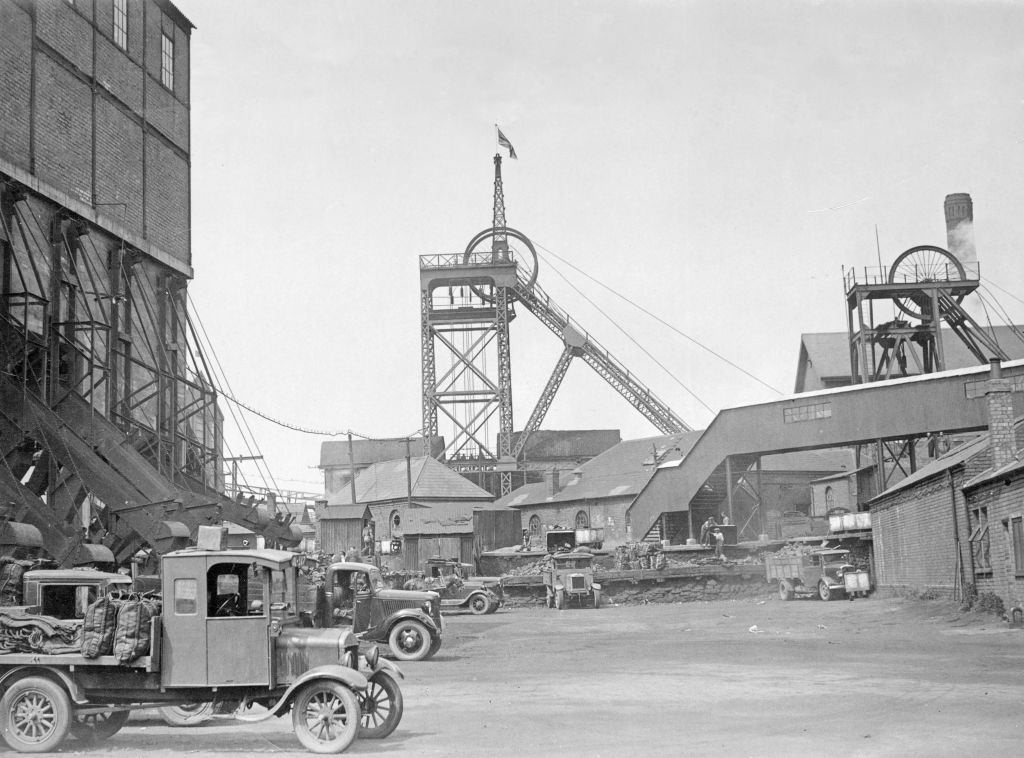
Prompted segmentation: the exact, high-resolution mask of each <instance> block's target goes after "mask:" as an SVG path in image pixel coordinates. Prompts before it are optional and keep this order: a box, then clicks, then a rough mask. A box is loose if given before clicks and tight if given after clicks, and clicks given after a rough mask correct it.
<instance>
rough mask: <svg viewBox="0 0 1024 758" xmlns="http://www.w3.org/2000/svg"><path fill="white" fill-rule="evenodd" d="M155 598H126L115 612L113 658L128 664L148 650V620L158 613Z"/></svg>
mask: <svg viewBox="0 0 1024 758" xmlns="http://www.w3.org/2000/svg"><path fill="white" fill-rule="evenodd" d="M159 612H160V611H159V606H158V605H157V602H156V601H155V600H150V599H146V598H142V599H137V600H127V601H125V602H124V603H122V604H121V608H120V610H118V612H117V629H116V631H115V632H114V658H116V659H117V662H118V663H122V664H128V663H131V662H132V661H134V660H135V659H136V658H138V657H139V656H141V655H145V654H147V653H148V652H149V643H150V639H149V638H150V634H149V626H150V624H149V622H150V621H151V620H152V619H153V617H154V616H156V615H157V614H158V613H159Z"/></svg>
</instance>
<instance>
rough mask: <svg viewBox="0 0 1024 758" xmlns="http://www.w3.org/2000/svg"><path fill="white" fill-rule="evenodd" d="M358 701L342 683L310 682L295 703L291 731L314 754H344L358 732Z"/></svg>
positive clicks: (300, 691)
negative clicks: (293, 731)
mask: <svg viewBox="0 0 1024 758" xmlns="http://www.w3.org/2000/svg"><path fill="white" fill-rule="evenodd" d="M359 719H360V716H359V701H358V700H356V696H355V694H353V692H352V690H350V689H349V688H348V687H346V686H345V685H343V684H340V683H339V682H331V681H323V680H321V681H318V682H310V683H309V684H307V685H306V686H305V687H303V688H302V689H301V690H299V694H298V695H297V696H296V698H295V701H294V702H293V703H292V729H294V730H295V736H296V737H298V738H299V742H301V743H302V746H303V747H304V748H306V750H308V751H309V752H311V753H342V752H344V751H345V749H346V748H347V747H348V746H349V745H351V744H352V741H353V740H354V739H355V738H356V733H357V732H358V731H359Z"/></svg>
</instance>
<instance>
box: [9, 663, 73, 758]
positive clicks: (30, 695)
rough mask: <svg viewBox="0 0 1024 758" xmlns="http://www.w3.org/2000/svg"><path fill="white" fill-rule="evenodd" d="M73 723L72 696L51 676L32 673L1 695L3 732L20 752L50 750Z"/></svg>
mask: <svg viewBox="0 0 1024 758" xmlns="http://www.w3.org/2000/svg"><path fill="white" fill-rule="evenodd" d="M70 726H71V700H70V698H68V693H66V692H65V691H64V689H63V688H62V687H60V686H59V685H57V684H54V683H53V682H51V681H50V680H49V679H44V678H42V677H38V676H30V677H26V678H25V679H19V680H18V681H16V682H15V683H14V684H12V685H11V686H10V687H9V688H8V689H7V692H5V693H4V696H3V698H0V735H3V738H4V740H6V741H7V744H8V745H9V746H10V747H11V748H12V749H13V750H16V751H18V752H19V753H49V752H51V751H53V750H56V749H57V746H58V745H60V743H61V742H63V741H64V737H66V736H67V733H68V729H69V728H70Z"/></svg>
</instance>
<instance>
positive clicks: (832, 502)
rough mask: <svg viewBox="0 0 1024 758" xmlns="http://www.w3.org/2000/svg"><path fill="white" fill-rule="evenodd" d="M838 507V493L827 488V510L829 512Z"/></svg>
mask: <svg viewBox="0 0 1024 758" xmlns="http://www.w3.org/2000/svg"><path fill="white" fill-rule="evenodd" d="M835 507H836V493H835V492H834V491H833V489H832V488H831V487H826V488H825V510H826V511H829V510H831V509H832V508H835Z"/></svg>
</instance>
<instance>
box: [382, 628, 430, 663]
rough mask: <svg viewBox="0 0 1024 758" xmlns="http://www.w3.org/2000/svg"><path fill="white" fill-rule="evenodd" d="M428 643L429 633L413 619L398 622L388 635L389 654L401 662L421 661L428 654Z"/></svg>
mask: <svg viewBox="0 0 1024 758" xmlns="http://www.w3.org/2000/svg"><path fill="white" fill-rule="evenodd" d="M430 643H431V639H430V632H429V631H428V630H427V628H426V627H425V626H423V624H421V623H420V622H419V621H414V620H413V619H406V620H405V621H399V622H398V623H397V624H395V625H394V626H393V627H392V628H391V634H389V635H388V645H390V646H391V652H392V653H394V655H395V658H398V659H399V660H402V661H422V660H423V659H424V658H426V657H428V655H429V654H430Z"/></svg>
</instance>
